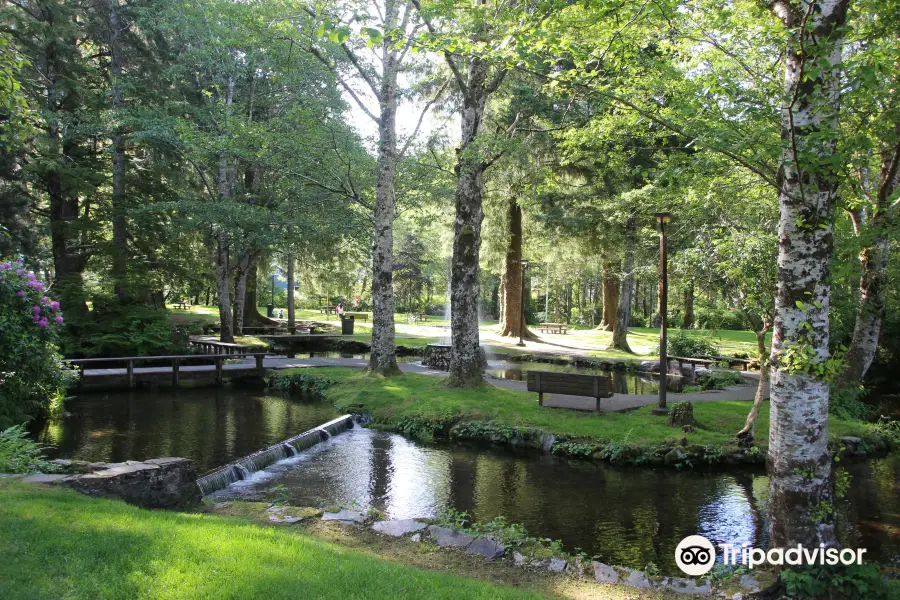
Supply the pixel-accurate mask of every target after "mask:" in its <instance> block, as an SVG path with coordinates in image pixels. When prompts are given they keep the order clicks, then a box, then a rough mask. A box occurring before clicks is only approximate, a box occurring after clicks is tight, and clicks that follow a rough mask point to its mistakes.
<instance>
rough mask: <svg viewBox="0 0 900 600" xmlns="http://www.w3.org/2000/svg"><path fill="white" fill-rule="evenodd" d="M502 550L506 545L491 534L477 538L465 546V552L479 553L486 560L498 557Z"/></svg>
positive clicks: (501, 554) (503, 550)
mask: <svg viewBox="0 0 900 600" xmlns="http://www.w3.org/2000/svg"><path fill="white" fill-rule="evenodd" d="M504 552H506V546H504V545H503V544H501V543H499V542H498V541H497V540H496V539H495V538H493V537H491V536H487V537H483V538H479V539H477V540H475V541H474V542H472V543H471V544H469V547H468V548H466V554H479V555H481V556H483V557H485V558H487V559H488V560H493V559H495V558H500V557H501V556H503V553H504Z"/></svg>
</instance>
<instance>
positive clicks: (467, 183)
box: [447, 57, 488, 387]
mask: <svg viewBox="0 0 900 600" xmlns="http://www.w3.org/2000/svg"><path fill="white" fill-rule="evenodd" d="M487 72H488V65H487V63H485V62H484V61H483V60H482V59H480V58H477V57H475V58H472V59H471V60H470V61H469V69H468V77H467V86H466V87H467V89H466V90H464V94H463V107H462V115H461V117H462V119H461V121H462V139H461V143H460V147H459V149H458V150H457V161H456V173H457V186H456V221H455V223H454V227H453V258H452V263H451V271H450V307H451V313H452V315H453V320H452V323H451V328H450V329H451V344H452V348H451V352H450V374H449V377H448V380H447V385H448V386H450V387H475V386H477V385H479V384H481V383H482V381H483V380H484V378H483V375H482V373H483V371H484V366H485V358H484V352H483V351H482V350H481V346H480V341H481V340H480V336H479V332H478V295H479V291H480V289H479V282H478V255H479V252H480V250H481V222H482V220H483V218H484V212H483V210H482V176H483V174H484V162H483V160H482V157H481V156H480V153H479V152H478V151H477V149H476V148H474V142H475V141H476V139H477V136H478V132H479V130H480V128H481V121H482V119H483V118H484V107H485V104H486V103H487V98H488V90H487V89H486V88H485V80H486V79H487Z"/></svg>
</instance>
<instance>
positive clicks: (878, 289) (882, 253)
mask: <svg viewBox="0 0 900 600" xmlns="http://www.w3.org/2000/svg"><path fill="white" fill-rule="evenodd" d="M895 130H896V133H897V134H898V135H900V124H897V126H896V127H895ZM898 186H900V144H897V145H895V146H893V147H891V146H888V147H886V148H883V149H882V153H881V173H880V175H879V184H878V192H877V194H876V196H875V202H874V206H873V207H872V214H871V219H870V222H868V223H867V222H865V218H864V217H865V215H866V213H865V212H864V211H863V210H861V209H860V210H856V211H854V212H853V213H851V214H852V216H853V225H854V228H855V229H856V232H857V235H859V236H861V237H863V238H865V239H867V241H866V242H864V243H863V244H862V251H861V252H860V256H859V262H860V267H861V268H862V275H861V277H860V279H859V306H858V307H857V312H856V324H855V325H854V327H853V340H852V341H851V342H850V348H849V349H848V350H847V355H846V356H845V360H846V361H847V367H846V369H845V370H844V373H843V380H844V382H845V383H848V384H849V383H856V382H859V381H862V379H863V377H865V376H866V372H867V371H868V370H869V367H870V366H872V361H873V360H874V359H875V351H876V350H877V349H878V336H879V335H880V334H881V324H882V321H883V320H884V299H885V293H886V292H887V283H888V282H887V265H888V259H889V258H890V252H891V237H890V236H889V235H888V234H887V232H888V230H889V227H890V226H891V224H892V222H893V217H894V215H893V212H894V208H893V206H894V205H893V204H892V203H891V202H892V198H893V195H894V193H895V191H896V190H897V187H898Z"/></svg>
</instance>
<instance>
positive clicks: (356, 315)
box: [343, 312, 369, 322]
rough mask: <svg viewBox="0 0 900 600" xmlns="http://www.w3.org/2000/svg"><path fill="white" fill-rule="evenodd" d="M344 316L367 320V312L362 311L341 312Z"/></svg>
mask: <svg viewBox="0 0 900 600" xmlns="http://www.w3.org/2000/svg"><path fill="white" fill-rule="evenodd" d="M343 316H345V317H353V318H354V319H359V320H361V321H366V322H368V321H369V313H364V312H345V313H344V314H343Z"/></svg>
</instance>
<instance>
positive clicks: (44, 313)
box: [0, 261, 71, 429]
mask: <svg viewBox="0 0 900 600" xmlns="http://www.w3.org/2000/svg"><path fill="white" fill-rule="evenodd" d="M62 323H63V317H62V313H61V312H60V310H59V302H56V301H55V300H51V299H50V298H49V297H48V296H46V295H44V284H43V283H42V282H41V281H40V280H38V278H37V277H36V276H35V275H34V273H32V272H30V271H27V270H26V269H25V268H24V266H23V265H22V263H21V262H20V261H2V262H0V428H4V429H5V428H7V427H10V426H12V425H15V424H17V423H22V422H24V421H27V420H29V419H31V418H33V417H35V416H37V415H39V414H41V413H42V412H44V411H46V410H48V409H49V408H50V407H51V404H52V403H53V402H54V401H57V402H58V401H59V400H60V399H61V398H62V394H63V390H64V389H65V387H66V384H67V382H68V380H69V378H70V377H71V371H68V370H66V369H65V367H64V366H63V363H62V357H61V356H60V354H59V351H58V349H57V345H56V343H57V336H58V331H59V329H60V326H61V325H62Z"/></svg>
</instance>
